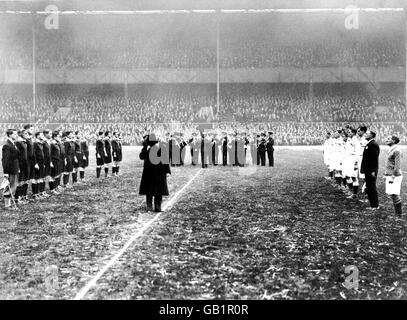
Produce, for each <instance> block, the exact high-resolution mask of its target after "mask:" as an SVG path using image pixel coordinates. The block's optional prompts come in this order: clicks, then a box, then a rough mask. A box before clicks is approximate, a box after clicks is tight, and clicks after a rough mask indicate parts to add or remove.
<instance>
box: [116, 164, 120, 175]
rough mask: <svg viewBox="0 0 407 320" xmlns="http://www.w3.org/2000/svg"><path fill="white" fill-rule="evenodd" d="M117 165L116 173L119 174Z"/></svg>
mask: <svg viewBox="0 0 407 320" xmlns="http://www.w3.org/2000/svg"><path fill="white" fill-rule="evenodd" d="M119 168H120V167H119V166H117V167H116V173H117V174H119Z"/></svg>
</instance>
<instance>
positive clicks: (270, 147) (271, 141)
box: [266, 137, 274, 167]
mask: <svg viewBox="0 0 407 320" xmlns="http://www.w3.org/2000/svg"><path fill="white" fill-rule="evenodd" d="M266 150H267V157H268V158H269V166H270V167H274V139H273V138H271V137H270V138H268V140H267V143H266Z"/></svg>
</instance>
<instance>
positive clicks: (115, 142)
mask: <svg viewBox="0 0 407 320" xmlns="http://www.w3.org/2000/svg"><path fill="white" fill-rule="evenodd" d="M112 156H113V167H112V174H113V175H114V176H118V175H119V168H120V163H121V161H122V148H121V141H120V138H119V133H118V132H113V138H112Z"/></svg>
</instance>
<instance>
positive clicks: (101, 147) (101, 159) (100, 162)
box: [96, 131, 105, 179]
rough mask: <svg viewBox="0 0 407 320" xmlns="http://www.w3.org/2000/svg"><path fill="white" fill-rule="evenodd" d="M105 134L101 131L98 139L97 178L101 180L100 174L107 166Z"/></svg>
mask: <svg viewBox="0 0 407 320" xmlns="http://www.w3.org/2000/svg"><path fill="white" fill-rule="evenodd" d="M103 136H104V132H103V131H99V133H98V136H97V139H96V178H98V179H99V178H100V172H101V171H102V167H103V166H104V165H105V143H104V141H103Z"/></svg>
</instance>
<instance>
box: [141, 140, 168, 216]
mask: <svg viewBox="0 0 407 320" xmlns="http://www.w3.org/2000/svg"><path fill="white" fill-rule="evenodd" d="M140 160H143V161H144V166H143V173H142V176H141V183H140V191H139V194H140V195H145V196H146V199H147V211H152V210H153V197H154V211H155V212H161V203H162V200H163V196H168V195H169V193H168V185H167V175H169V174H171V169H170V165H169V153H168V151H165V149H163V148H162V144H161V143H158V140H157V137H156V135H155V134H154V133H151V134H149V135H148V136H147V137H146V139H145V140H144V142H143V149H142V150H141V153H140Z"/></svg>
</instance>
